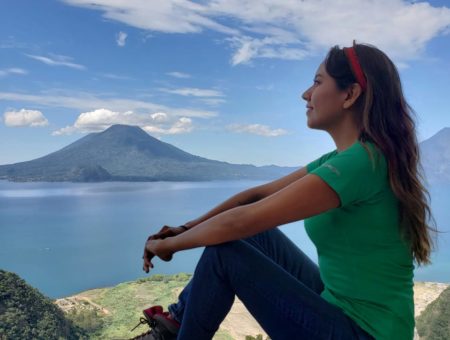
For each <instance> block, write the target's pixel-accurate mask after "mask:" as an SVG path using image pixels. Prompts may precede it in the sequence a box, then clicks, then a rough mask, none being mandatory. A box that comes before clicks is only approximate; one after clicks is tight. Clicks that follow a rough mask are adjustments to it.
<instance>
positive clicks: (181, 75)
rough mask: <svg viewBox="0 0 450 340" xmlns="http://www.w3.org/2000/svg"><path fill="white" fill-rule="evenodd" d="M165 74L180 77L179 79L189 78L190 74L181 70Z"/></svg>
mask: <svg viewBox="0 0 450 340" xmlns="http://www.w3.org/2000/svg"><path fill="white" fill-rule="evenodd" d="M166 74H167V75H169V76H171V77H174V78H181V79H187V78H191V76H190V75H189V74H187V73H183V72H176V71H174V72H168V73H166Z"/></svg>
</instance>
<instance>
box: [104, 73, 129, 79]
mask: <svg viewBox="0 0 450 340" xmlns="http://www.w3.org/2000/svg"><path fill="white" fill-rule="evenodd" d="M101 76H103V77H105V78H108V79H115V80H131V79H133V78H131V77H128V76H121V75H119V74H114V73H103V74H102V75H101Z"/></svg>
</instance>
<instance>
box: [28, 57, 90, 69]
mask: <svg viewBox="0 0 450 340" xmlns="http://www.w3.org/2000/svg"><path fill="white" fill-rule="evenodd" d="M25 55H26V56H27V57H29V58H31V59H35V60H38V61H40V62H42V63H44V64H47V65H50V66H66V67H70V68H74V69H77V70H85V69H86V67H85V66H83V65H80V64H75V63H73V62H72V61H71V60H72V58H71V57H67V56H63V55H51V56H52V58H49V57H44V56H40V55H32V54H25Z"/></svg>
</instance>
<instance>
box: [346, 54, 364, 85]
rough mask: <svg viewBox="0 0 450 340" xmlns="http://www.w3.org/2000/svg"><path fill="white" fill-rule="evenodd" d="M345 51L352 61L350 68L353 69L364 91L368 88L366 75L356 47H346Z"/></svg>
mask: <svg viewBox="0 0 450 340" xmlns="http://www.w3.org/2000/svg"><path fill="white" fill-rule="evenodd" d="M344 53H345V55H346V56H347V59H348V61H349V62H350V68H351V69H352V72H353V75H354V76H355V78H356V81H357V82H358V84H359V85H360V86H361V89H362V90H363V92H364V91H365V90H366V88H367V82H366V77H365V76H364V73H363V70H362V68H361V65H360V64H359V61H358V56H357V55H356V52H355V49H354V48H353V47H344Z"/></svg>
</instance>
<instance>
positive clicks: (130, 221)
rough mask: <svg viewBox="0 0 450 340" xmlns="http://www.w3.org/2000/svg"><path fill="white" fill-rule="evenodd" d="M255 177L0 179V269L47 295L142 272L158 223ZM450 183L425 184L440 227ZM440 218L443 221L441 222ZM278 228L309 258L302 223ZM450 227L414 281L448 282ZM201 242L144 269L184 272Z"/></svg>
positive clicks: (193, 213) (194, 210)
mask: <svg viewBox="0 0 450 340" xmlns="http://www.w3.org/2000/svg"><path fill="white" fill-rule="evenodd" d="M261 183H262V182H258V181H213V182H146V183H126V182H106V183H12V182H6V181H0V236H1V238H0V268H2V269H5V270H8V271H12V272H15V273H17V274H18V275H20V276H21V277H22V278H24V279H25V280H26V281H27V282H28V283H29V284H31V285H32V286H34V287H36V288H38V289H39V290H40V291H41V292H43V293H44V294H46V295H47V296H49V297H52V298H58V297H63V296H68V295H72V294H75V293H78V292H80V291H83V290H87V289H91V288H98V287H106V286H113V285H116V284H118V283H120V282H125V281H130V280H135V279H137V278H141V277H146V276H148V275H149V274H146V273H144V272H143V271H142V259H141V257H142V253H143V247H144V243H145V240H146V239H147V237H148V235H150V234H152V233H155V232H157V231H158V230H159V229H160V228H161V227H162V226H163V225H164V224H168V225H174V226H175V225H179V224H182V223H184V222H186V221H188V220H190V219H193V218H195V217H198V216H200V215H201V214H203V213H204V212H206V211H207V210H209V209H211V208H212V207H214V206H215V205H217V204H219V203H220V202H222V201H223V200H225V199H226V198H228V197H229V196H231V195H233V194H235V193H237V192H239V191H241V190H244V189H247V188H249V187H252V186H255V185H258V184H261ZM449 198H450V187H449V188H445V187H439V188H437V189H436V190H435V191H432V208H433V211H434V214H435V217H436V220H437V222H438V225H439V227H440V229H441V230H446V231H449V230H450V228H449V227H448V221H449V220H450V210H449V209H448V202H449ZM443 223H445V225H442V224H443ZM281 229H282V230H283V231H284V232H285V233H286V234H287V235H288V236H289V237H290V238H291V239H293V241H294V242H295V243H296V244H297V245H298V246H299V247H301V248H302V249H303V251H304V252H305V253H306V254H307V255H308V256H310V257H311V258H312V259H313V260H314V261H316V260H317V256H316V251H315V248H314V246H313V244H312V243H311V242H310V241H309V239H308V237H307V235H306V233H305V231H304V228H303V222H301V221H300V222H296V223H291V224H288V225H285V226H282V227H281ZM449 246H450V233H446V234H441V235H440V237H439V248H438V250H437V252H435V253H434V255H433V262H434V263H433V265H431V266H427V267H424V268H418V269H417V270H416V273H415V277H416V280H420V281H440V282H450V247H449ZM201 252H202V249H201V248H199V249H193V250H188V251H184V252H180V253H177V254H175V256H174V258H173V260H172V261H171V262H163V261H160V260H159V259H156V260H155V261H154V264H155V268H154V269H153V270H152V271H151V272H150V274H152V273H157V274H173V273H178V272H188V273H192V272H193V271H194V268H195V264H196V262H197V260H198V258H199V257H200V254H201Z"/></svg>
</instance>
